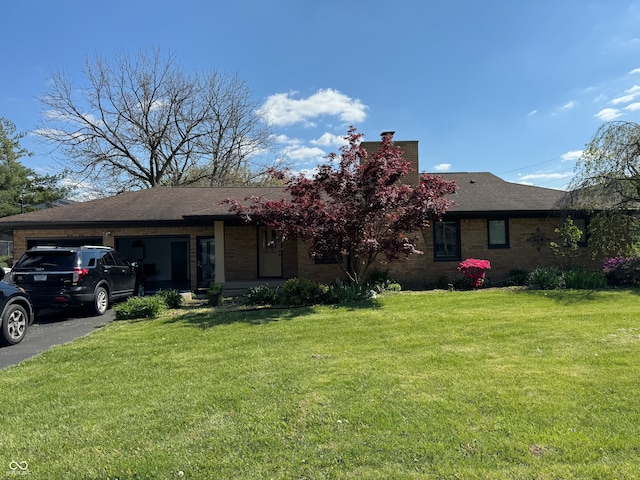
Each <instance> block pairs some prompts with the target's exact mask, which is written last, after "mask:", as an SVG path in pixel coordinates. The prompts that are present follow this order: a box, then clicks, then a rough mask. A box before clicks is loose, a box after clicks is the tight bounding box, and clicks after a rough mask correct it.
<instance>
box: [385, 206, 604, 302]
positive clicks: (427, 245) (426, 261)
mask: <svg viewBox="0 0 640 480" xmlns="http://www.w3.org/2000/svg"><path fill="white" fill-rule="evenodd" d="M561 223H562V222H561V220H560V219H559V218H511V219H509V248H491V249H490V248H488V232H487V219H486V218H481V219H463V220H460V238H461V246H462V249H461V259H462V260H464V259H467V258H479V259H483V260H489V261H490V262H491V270H490V271H489V272H487V277H488V279H489V281H490V282H492V283H497V282H501V281H503V280H504V279H505V277H506V276H507V274H508V273H509V271H510V270H513V269H522V270H527V271H531V270H533V269H535V268H536V267H550V266H558V267H562V266H564V262H565V260H563V259H562V258H559V257H557V256H555V255H554V254H553V251H552V250H551V247H550V246H549V242H551V241H558V240H559V237H558V234H556V233H555V231H554V230H555V229H556V228H558V227H559V226H560V225H561ZM537 232H538V233H539V234H540V235H543V236H544V237H545V240H544V242H542V243H541V245H540V248H539V249H538V246H536V245H535V244H534V242H532V241H531V240H530V239H531V238H532V237H533V236H534V235H535V234H536V233H537ZM423 241H424V243H422V244H421V245H420V246H419V250H422V251H423V252H424V254H423V255H412V256H411V257H409V258H408V259H407V260H400V261H398V262H394V263H392V264H390V265H389V276H390V278H393V279H395V280H397V281H398V282H399V283H400V284H401V285H402V286H403V288H407V289H412V288H431V287H433V286H435V285H436V284H437V283H438V281H439V280H440V279H441V278H443V279H446V280H447V281H451V280H453V279H454V278H456V277H457V275H458V271H457V267H458V265H459V264H460V260H452V261H436V260H434V253H433V231H432V229H431V228H427V229H425V230H424V232H423ZM579 251H580V255H579V257H578V258H576V259H575V260H574V265H582V266H589V267H597V262H596V261H595V260H593V259H592V258H591V256H590V255H589V251H588V249H587V248H584V247H581V248H580V250H579Z"/></svg>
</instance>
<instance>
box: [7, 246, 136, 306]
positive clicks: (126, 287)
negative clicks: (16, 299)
mask: <svg viewBox="0 0 640 480" xmlns="http://www.w3.org/2000/svg"><path fill="white" fill-rule="evenodd" d="M11 281H12V282H13V283H15V284H16V285H17V286H19V287H21V288H23V289H24V290H25V291H26V292H27V293H28V294H29V297H30V298H31V302H32V303H33V306H34V308H35V310H36V311H38V310H40V309H43V308H48V307H66V306H72V305H88V306H90V307H91V308H92V309H93V312H94V313H95V314H96V315H102V314H103V313H104V312H106V311H107V309H108V308H109V305H110V303H111V302H112V301H113V300H118V299H124V298H127V297H130V296H131V295H132V294H133V293H134V291H135V289H136V287H137V284H136V266H135V265H133V264H131V263H129V262H128V261H126V260H124V259H123V258H122V257H121V256H120V254H119V253H118V252H117V251H115V250H114V249H112V248H110V247H102V246H82V247H35V248H32V249H30V250H27V251H26V252H25V253H24V255H22V256H21V257H20V258H19V259H18V261H17V262H16V263H15V264H14V265H13V268H12V269H11Z"/></svg>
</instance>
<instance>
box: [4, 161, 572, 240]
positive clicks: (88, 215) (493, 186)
mask: <svg viewBox="0 0 640 480" xmlns="http://www.w3.org/2000/svg"><path fill="white" fill-rule="evenodd" d="M438 175H441V176H442V177H443V178H444V179H445V180H447V181H452V180H455V181H456V183H457V186H458V190H457V193H456V194H455V195H452V196H451V199H452V200H454V202H455V204H454V205H453V206H452V207H451V209H450V210H449V212H450V213H451V214H456V215H462V214H487V213H492V212H493V213H497V212H500V213H505V214H506V213H514V212H518V213H521V214H525V213H535V212H551V211H557V210H559V207H558V202H559V201H560V200H561V199H562V198H563V197H564V196H565V195H566V192H563V191H559V190H552V189H548V188H540V187H532V186H528V185H520V184H516V183H510V182H506V181H504V180H502V179H501V178H499V177H496V176H495V175H493V174H491V173H486V172H462V173H442V174H438ZM252 195H254V196H262V197H265V198H269V199H274V200H275V199H279V198H283V196H284V193H283V191H282V189H281V188H280V187H212V188H207V187H155V188H149V189H146V190H136V191H132V192H125V193H122V194H120V195H115V196H113V197H107V198H100V199H97V200H92V201H88V202H81V203H75V204H71V205H67V206H63V207H55V208H49V209H46V210H40V211H36V212H29V213H23V214H20V215H13V216H10V217H4V218H0V227H11V228H16V227H17V228H21V227H22V228H27V227H32V226H37V227H47V226H51V227H53V226H63V225H66V226H69V225H85V226H89V225H91V224H101V225H105V224H142V223H147V224H148V223H154V224H167V223H175V222H184V221H185V220H192V221H193V220H196V219H215V218H219V219H222V218H224V217H227V218H230V217H235V216H234V215H231V214H230V213H229V207H228V205H225V204H222V202H223V200H225V199H227V198H233V199H236V200H239V201H243V200H244V199H245V198H247V197H249V196H252Z"/></svg>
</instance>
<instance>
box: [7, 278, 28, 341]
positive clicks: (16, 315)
mask: <svg viewBox="0 0 640 480" xmlns="http://www.w3.org/2000/svg"><path fill="white" fill-rule="evenodd" d="M3 278H4V269H2V268H0V280H2V279H3ZM0 312H2V313H0V343H3V344H8V345H15V344H16V343H20V342H21V341H22V339H23V338H24V337H25V335H26V334H27V328H28V327H29V325H31V324H32V323H33V317H34V314H33V306H32V305H31V302H30V301H29V297H27V294H26V293H24V292H23V291H22V289H21V288H18V287H16V286H15V285H11V284H9V283H7V282H3V281H0Z"/></svg>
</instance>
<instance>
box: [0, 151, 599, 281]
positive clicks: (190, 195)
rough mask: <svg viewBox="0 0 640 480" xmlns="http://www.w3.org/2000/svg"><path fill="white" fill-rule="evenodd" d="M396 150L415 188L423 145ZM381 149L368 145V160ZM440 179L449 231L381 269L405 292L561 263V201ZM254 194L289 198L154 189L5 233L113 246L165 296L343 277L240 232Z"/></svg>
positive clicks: (252, 231) (467, 177)
mask: <svg viewBox="0 0 640 480" xmlns="http://www.w3.org/2000/svg"><path fill="white" fill-rule="evenodd" d="M395 143H396V144H397V145H398V146H400V147H401V148H402V150H403V151H404V152H405V158H406V159H407V160H409V161H411V162H412V163H413V165H414V166H415V169H414V171H413V172H411V173H410V174H409V175H408V176H407V177H405V178H404V179H403V181H404V182H406V183H417V182H418V179H419V174H418V142H417V141H397V142H395ZM378 145H379V143H378V142H363V147H365V148H366V149H367V150H369V151H374V150H375V149H376V148H377V146H378ZM442 176H443V177H444V178H445V179H446V180H448V181H451V180H455V181H456V183H457V191H456V193H455V194H454V195H452V196H451V198H452V200H453V201H454V205H453V206H452V208H451V209H450V210H449V211H448V212H447V214H446V216H445V218H443V221H442V222H438V223H436V224H432V225H431V226H430V227H429V228H426V229H425V230H424V231H422V232H421V237H422V240H421V242H420V245H418V249H419V250H421V251H423V254H422V255H413V256H411V257H409V258H408V259H402V260H399V261H397V262H394V263H392V264H389V265H379V266H378V268H380V269H388V271H389V276H390V277H391V278H394V279H395V280H396V281H398V282H399V283H400V284H401V285H402V286H403V287H404V288H410V289H423V288H429V287H433V286H435V285H436V284H438V283H441V282H442V281H443V280H447V281H450V280H451V279H453V278H454V277H455V276H456V275H457V271H456V267H457V266H458V264H459V262H460V261H461V260H463V259H465V258H472V257H473V258H482V259H487V260H489V261H490V262H491V265H492V270H491V272H490V274H489V278H490V279H491V281H492V282H493V283H496V282H499V281H501V280H502V279H503V278H504V277H505V276H506V275H507V273H508V272H509V271H510V270H512V269H516V268H517V269H524V270H531V269H533V268H535V267H537V266H550V265H555V264H557V263H558V259H557V258H556V257H555V256H554V255H553V253H552V251H551V249H550V248H549V242H550V241H551V240H552V239H555V238H556V237H557V235H556V234H555V232H554V230H555V229H556V228H558V227H559V226H560V225H561V222H562V219H563V218H564V216H565V215H566V212H565V211H563V209H562V208H561V202H562V199H563V197H564V195H565V193H564V192H561V191H558V190H552V189H545V188H540V187H531V186H526V185H519V184H514V183H510V182H505V181H504V180H502V179H500V178H498V177H496V176H495V175H492V174H490V173H486V172H461V173H444V174H442ZM251 195H256V196H264V197H266V198H270V199H277V198H282V197H283V192H282V190H281V189H280V188H278V187H212V188H200V187H193V188H187V187H173V188H171V187H156V188H151V189H147V190H140V191H133V192H126V193H123V194H120V195H116V196H114V197H108V198H103V199H98V200H93V201H89V202H82V203H76V204H71V205H66V206H62V207H55V208H51V209H47V210H40V211H36V212H29V213H24V214H20V215H14V216H11V217H4V218H0V228H6V229H11V230H12V231H13V238H14V255H15V257H16V258H17V257H18V256H20V255H21V254H22V253H23V252H24V251H25V250H26V249H28V248H30V247H33V246H36V245H43V244H59V245H72V244H73V245H77V244H87V243H91V244H101V245H108V246H112V247H115V248H117V249H118V250H119V251H120V252H121V253H122V254H123V256H125V258H129V259H130V260H132V261H134V260H135V261H139V262H141V263H142V264H143V265H144V268H145V276H146V277H147V280H148V281H149V282H151V283H152V284H155V285H156V286H157V287H158V288H168V287H171V288H180V289H185V290H186V289H188V290H192V291H196V290H199V289H204V288H206V287H207V286H208V285H209V283H210V282H212V281H214V282H216V283H223V284H226V285H232V284H234V283H238V282H245V283H251V282H254V283H255V282H263V281H268V280H271V279H287V278H293V277H305V278H312V279H314V280H317V281H320V282H332V281H335V280H336V279H338V278H344V276H343V274H342V272H341V271H340V269H339V268H338V266H337V265H335V264H323V263H316V262H314V260H313V259H311V258H310V257H309V255H308V249H307V248H305V245H304V244H301V243H298V242H294V241H288V242H284V244H283V245H277V243H276V242H273V241H271V239H272V238H275V236H273V237H272V235H273V232H271V231H270V230H269V229H268V228H265V227H258V226H253V225H245V224H242V223H241V222H240V220H239V219H238V218H237V217H235V216H234V215H231V214H230V213H229V211H228V207H227V205H225V204H223V200H225V199H227V198H234V199H237V200H243V199H245V198H247V197H249V196H251ZM583 250H585V252H584V254H583V261H585V262H587V261H588V256H587V255H586V248H585V249H583Z"/></svg>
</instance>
